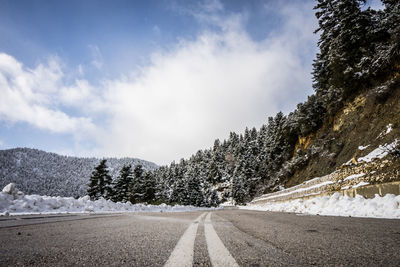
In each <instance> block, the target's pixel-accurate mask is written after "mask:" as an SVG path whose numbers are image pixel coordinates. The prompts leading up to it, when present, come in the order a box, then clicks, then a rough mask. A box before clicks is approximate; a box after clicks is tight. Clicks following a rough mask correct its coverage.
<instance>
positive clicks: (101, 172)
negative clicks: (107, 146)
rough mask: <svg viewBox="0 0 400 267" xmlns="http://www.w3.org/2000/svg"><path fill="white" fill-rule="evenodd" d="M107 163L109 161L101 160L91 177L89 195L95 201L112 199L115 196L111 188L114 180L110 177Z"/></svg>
mask: <svg viewBox="0 0 400 267" xmlns="http://www.w3.org/2000/svg"><path fill="white" fill-rule="evenodd" d="M106 163H107V160H105V159H103V160H101V161H100V163H99V165H97V166H96V168H95V169H94V171H93V172H92V176H91V177H90V183H89V188H88V195H89V196H90V198H91V199H93V200H96V199H99V198H100V197H104V198H105V199H110V198H111V197H112V195H113V192H112V191H113V190H112V186H111V183H112V178H111V176H110V175H109V171H108V169H107V165H106Z"/></svg>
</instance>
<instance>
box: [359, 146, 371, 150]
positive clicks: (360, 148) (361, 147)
mask: <svg viewBox="0 0 400 267" xmlns="http://www.w3.org/2000/svg"><path fill="white" fill-rule="evenodd" d="M369 146H370V145H367V146H359V147H358V150H364V149H367V148H368V147H369Z"/></svg>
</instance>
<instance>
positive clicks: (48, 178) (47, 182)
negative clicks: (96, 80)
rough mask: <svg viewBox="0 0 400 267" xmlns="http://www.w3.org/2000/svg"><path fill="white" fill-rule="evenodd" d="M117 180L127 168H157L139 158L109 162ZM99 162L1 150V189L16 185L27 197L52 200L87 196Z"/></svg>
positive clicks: (45, 153) (48, 154)
mask: <svg viewBox="0 0 400 267" xmlns="http://www.w3.org/2000/svg"><path fill="white" fill-rule="evenodd" d="M106 159H107V166H108V167H109V170H110V174H111V175H112V176H113V178H115V177H116V176H117V175H118V173H119V171H120V169H121V168H122V166H123V165H125V164H132V166H136V165H138V164H141V165H142V166H143V168H144V169H145V170H154V169H156V168H157V165H156V164H154V163H152V162H148V161H145V160H140V159H136V158H119V159H118V158H106ZM100 160H101V159H99V158H78V157H69V156H61V155H58V154H55V153H48V152H45V151H41V150H37V149H30V148H14V149H8V150H0V188H3V187H4V186H5V185H7V184H8V183H15V184H16V186H17V188H18V189H19V190H21V191H22V192H24V193H25V194H40V195H49V196H73V197H78V196H84V195H85V194H86V189H87V184H88V183H89V178H90V175H91V173H92V171H93V169H94V167H95V166H96V165H97V164H98V163H99V162H100Z"/></svg>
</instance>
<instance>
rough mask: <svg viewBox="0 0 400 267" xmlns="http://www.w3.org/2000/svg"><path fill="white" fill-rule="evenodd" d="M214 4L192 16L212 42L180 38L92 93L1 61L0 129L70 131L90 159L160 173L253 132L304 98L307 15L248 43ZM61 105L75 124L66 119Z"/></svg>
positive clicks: (81, 84) (290, 14)
mask: <svg viewBox="0 0 400 267" xmlns="http://www.w3.org/2000/svg"><path fill="white" fill-rule="evenodd" d="M219 4H220V3H219V2H218V1H214V2H208V6H206V8H204V9H202V10H201V11H200V12H198V13H197V15H196V16H197V18H199V21H202V23H212V25H214V26H217V27H218V28H219V29H220V31H218V33H216V32H215V31H211V30H208V31H204V32H202V33H201V34H199V36H197V38H195V39H194V40H191V41H188V40H184V39H182V40H181V41H180V43H179V44H177V45H176V47H175V48H174V49H172V50H169V51H161V52H158V53H155V54H154V55H153V56H152V59H151V64H149V65H148V66H146V67H143V68H142V69H141V70H140V71H139V72H135V73H131V74H130V75H126V76H122V77H121V78H119V79H114V80H104V81H103V82H102V83H101V84H100V85H99V86H94V85H93V84H90V83H89V82H88V81H87V80H85V79H82V77H80V78H79V79H77V80H76V81H75V82H74V83H73V84H72V85H65V84H63V83H62V76H63V73H62V71H61V69H60V68H59V66H58V65H57V64H56V63H49V64H48V65H46V66H42V65H40V66H38V67H37V68H35V70H26V69H24V68H23V66H22V64H21V63H19V62H18V61H16V60H15V59H13V58H12V57H10V56H8V55H4V54H2V55H1V56H2V57H3V58H1V59H0V62H5V61H9V63H8V64H2V63H0V86H1V89H0V90H1V92H2V95H5V97H2V98H1V100H0V101H2V102H1V103H0V120H1V119H8V120H12V121H25V122H29V123H31V124H33V125H35V126H37V127H39V128H42V129H47V130H50V131H54V132H78V133H79V134H78V136H79V138H83V137H85V138H86V140H91V141H93V142H94V143H96V144H97V147H96V148H95V149H94V150H93V151H91V153H95V154H96V155H109V156H134V157H139V158H143V159H147V160H150V161H155V162H156V163H162V164H164V163H169V162H170V161H172V160H178V159H179V158H181V157H188V156H190V155H191V154H192V153H195V152H196V150H198V149H202V148H207V147H209V146H211V145H212V143H213V140H214V139H215V138H226V137H228V134H229V132H230V131H237V132H242V131H243V130H244V128H245V127H246V126H250V127H252V126H256V127H259V126H260V125H261V124H262V123H265V122H266V118H267V116H271V115H274V114H275V113H276V112H277V111H279V110H280V109H282V108H283V109H284V110H285V111H288V110H290V109H292V108H294V107H295V104H296V103H297V102H298V101H299V100H302V99H305V97H306V95H307V94H309V93H310V92H311V78H310V71H311V67H310V62H309V61H305V60H304V57H309V54H310V53H311V52H314V49H315V38H316V37H315V36H313V35H312V31H313V29H314V27H315V21H314V18H313V17H310V15H309V14H310V12H309V9H311V6H307V7H306V8H307V12H306V9H305V8H304V7H303V5H301V4H297V5H295V4H293V5H292V6H290V5H289V7H286V8H282V9H279V10H277V12H281V15H282V16H284V18H285V19H284V20H283V21H285V25H283V26H282V29H281V31H280V32H276V33H273V34H271V36H270V37H269V38H267V39H266V40H264V41H262V42H256V41H254V40H253V39H252V38H251V37H250V36H249V35H248V34H247V33H246V31H245V30H244V28H245V27H244V24H245V23H246V14H241V13H239V14H228V15H221V14H219V15H218V14H217V13H218V12H220V11H221V10H222V9H223V7H222V5H221V6H220V5H219ZM91 49H92V50H93V51H95V53H94V54H96V53H97V52H98V56H99V58H100V59H99V62H101V64H100V63H99V65H98V67H99V68H101V66H102V64H103V61H102V57H101V53H100V50H99V49H98V47H97V46H91ZM96 51H97V52H96ZM310 51H311V52H310ZM95 58H96V57H95ZM94 61H97V59H95V60H94ZM55 62H56V61H55ZM93 64H94V65H95V66H96V64H97V63H93ZM9 72H10V73H12V74H11V75H10V74H7V73H9ZM7 75H8V76H7ZM39 77H42V78H43V77H49V79H42V80H46V81H47V82H46V84H45V85H44V87H43V88H41V89H39V88H38V87H37V86H34V85H32V84H35V83H36V82H37V84H40V80H39ZM20 80H21V81H20ZM31 80H33V81H34V82H32V81H31ZM54 103H57V105H56V104H54ZM62 106H67V107H73V108H75V109H77V110H79V111H80V112H81V114H84V116H80V117H72V116H69V115H68V114H67V113H65V112H63V111H62V109H61V107H62ZM95 118H97V120H96V119H95ZM99 118H100V119H99ZM92 121H96V122H97V123H96V125H94V123H93V122H92ZM85 154H87V153H85Z"/></svg>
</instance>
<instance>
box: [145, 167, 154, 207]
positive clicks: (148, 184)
mask: <svg viewBox="0 0 400 267" xmlns="http://www.w3.org/2000/svg"><path fill="white" fill-rule="evenodd" d="M155 187H156V180H155V177H154V175H153V173H152V172H150V171H148V172H146V173H145V175H144V195H143V200H144V201H146V202H147V203H149V202H152V201H154V199H155Z"/></svg>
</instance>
